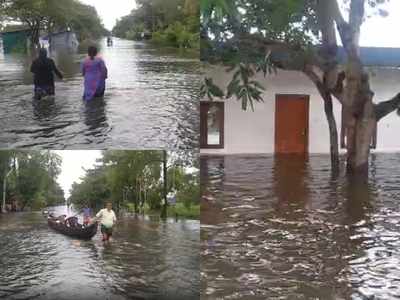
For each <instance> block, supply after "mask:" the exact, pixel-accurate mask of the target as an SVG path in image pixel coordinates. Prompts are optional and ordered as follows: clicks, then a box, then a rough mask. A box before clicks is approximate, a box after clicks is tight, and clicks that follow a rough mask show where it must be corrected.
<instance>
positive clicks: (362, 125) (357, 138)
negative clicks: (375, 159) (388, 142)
mask: <svg viewBox="0 0 400 300" xmlns="http://www.w3.org/2000/svg"><path fill="white" fill-rule="evenodd" d="M349 124H350V125H349V126H348V127H347V172H348V174H350V175H361V176H368V158H369V154H370V145H371V141H372V137H373V135H374V132H375V128H376V126H377V120H376V116H375V110H374V104H373V103H372V101H367V102H366V103H365V104H364V107H363V111H362V113H361V114H360V115H359V116H352V118H351V121H350V122H349Z"/></svg>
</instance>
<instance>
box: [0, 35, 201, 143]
mask: <svg viewBox="0 0 400 300" xmlns="http://www.w3.org/2000/svg"><path fill="white" fill-rule="evenodd" d="M0 46H1V43H0ZM100 47H101V49H100V55H101V56H102V57H103V58H104V60H105V62H106V64H107V67H108V71H109V75H108V80H107V82H106V93H105V97H104V100H101V99H96V100H94V101H92V102H89V103H87V104H86V103H85V102H84V101H83V100H82V95H83V78H82V76H81V74H80V62H81V61H82V60H83V59H84V58H85V56H86V53H85V51H86V49H83V50H82V51H81V52H80V53H78V54H74V55H71V54H67V53H52V54H51V57H52V58H53V59H55V61H56V64H57V65H58V67H59V69H60V70H61V71H62V72H63V73H64V75H65V76H64V77H65V78H64V80H63V81H56V96H55V98H54V99H51V98H50V99H47V100H44V101H41V102H37V101H34V100H33V84H32V82H33V81H32V74H31V73H30V72H29V68H30V65H31V62H32V59H31V58H30V57H28V56H27V55H24V54H7V55H4V54H3V53H2V52H1V51H0V69H1V72H0V99H1V101H0V127H1V128H2V131H1V133H0V141H1V142H0V147H2V148H43V147H46V148H51V149H66V148H68V149H80V148H84V149H100V148H101V149H104V148H109V147H114V148H115V145H118V148H142V149H144V148H146V149H148V148H165V147H167V148H174V149H188V148H190V149H193V148H194V147H196V146H197V140H198V137H197V136H198V133H197V128H198V117H197V115H198V107H197V106H198V100H199V96H198V94H199V86H200V80H199V78H200V62H199V60H198V58H196V57H191V55H185V54H183V53H180V52H179V50H177V49H172V48H171V49H168V48H160V47H157V46H154V45H152V44H151V43H146V42H138V41H128V40H123V39H117V38H115V39H114V44H113V46H112V47H106V41H105V40H102V41H101V42H100Z"/></svg>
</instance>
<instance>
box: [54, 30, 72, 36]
mask: <svg viewBox="0 0 400 300" xmlns="http://www.w3.org/2000/svg"><path fill="white" fill-rule="evenodd" d="M65 33H74V32H73V31H68V30H64V31H59V32H54V33H52V34H51V35H60V34H65Z"/></svg>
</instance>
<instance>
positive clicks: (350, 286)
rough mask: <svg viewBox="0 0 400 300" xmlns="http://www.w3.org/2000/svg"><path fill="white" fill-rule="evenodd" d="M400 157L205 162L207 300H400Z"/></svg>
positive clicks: (236, 158)
mask: <svg viewBox="0 0 400 300" xmlns="http://www.w3.org/2000/svg"><path fill="white" fill-rule="evenodd" d="M399 164H400V154H376V155H373V156H372V157H371V167H370V177H369V180H368V181H367V182H355V181H349V180H347V179H346V177H345V176H344V174H341V175H340V176H339V177H338V178H334V177H332V176H331V173H330V165H329V157H328V156H324V155H321V156H311V157H310V158H309V159H308V161H307V160H304V158H301V157H291V156H283V157H276V158H274V157H273V156H264V157H262V156H253V157H251V156H250V157H245V156H228V157H214V158H213V157H203V158H202V160H201V170H202V171H201V182H202V207H201V208H202V213H201V223H202V225H201V242H202V255H201V257H202V258H201V259H202V270H201V293H202V299H246V300H247V299H260V300H261V299H324V300H329V299H360V300H361V299H399V298H400V206H399V201H400V173H399V171H398V166H399Z"/></svg>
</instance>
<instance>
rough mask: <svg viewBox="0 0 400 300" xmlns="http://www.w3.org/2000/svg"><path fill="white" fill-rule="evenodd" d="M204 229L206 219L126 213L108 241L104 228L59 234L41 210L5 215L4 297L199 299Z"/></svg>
mask: <svg viewBox="0 0 400 300" xmlns="http://www.w3.org/2000/svg"><path fill="white" fill-rule="evenodd" d="M58 211H59V212H61V209H60V208H58ZM99 231H100V230H99ZM199 231H200V224H199V221H190V220H186V221H185V220H180V221H178V222H175V221H173V220H168V221H167V222H162V221H160V220H159V219H158V218H156V219H149V218H148V217H147V218H146V217H145V218H143V217H137V218H135V217H123V218H120V220H119V222H118V224H117V226H116V228H115V234H114V240H113V241H112V242H111V243H110V244H109V245H103V243H102V242H101V235H100V232H98V233H97V235H96V236H95V237H93V239H92V240H90V241H79V240H75V239H73V238H69V237H67V236H64V235H62V234H59V233H57V232H55V231H52V230H51V229H49V228H48V226H47V223H46V219H45V218H44V217H43V216H42V215H41V214H40V213H13V214H8V215H1V214H0V298H1V299H3V298H4V299H46V300H47V299H48V300H53V299H61V300H63V299H65V300H67V299H68V300H69V299H76V300H80V299H88V300H91V299H168V300H169V299H170V300H173V299H178V300H179V299H182V300H183V299H199V294H200V291H199V290H200V287H199V285H200V283H199V282H200V274H199V264H200V257H199V256H200V254H199V247H200V242H199Z"/></svg>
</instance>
